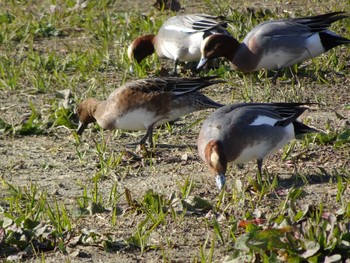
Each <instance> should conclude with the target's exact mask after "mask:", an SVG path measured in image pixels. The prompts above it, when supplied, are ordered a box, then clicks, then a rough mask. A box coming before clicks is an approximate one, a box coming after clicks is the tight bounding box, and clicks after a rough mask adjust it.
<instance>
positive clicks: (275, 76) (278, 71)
mask: <svg viewBox="0 0 350 263" xmlns="http://www.w3.org/2000/svg"><path fill="white" fill-rule="evenodd" d="M281 72H282V69H281V68H279V69H277V71H276V74H275V75H273V77H272V79H271V82H272V83H273V84H276V81H277V79H278V77H279V76H280V75H281Z"/></svg>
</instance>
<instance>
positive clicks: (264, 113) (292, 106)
mask: <svg viewBox="0 0 350 263" xmlns="http://www.w3.org/2000/svg"><path fill="white" fill-rule="evenodd" d="M302 105H305V104H303V103H241V104H233V105H227V106H224V107H222V108H220V109H217V110H216V111H214V112H213V113H212V114H211V115H210V116H209V117H208V118H207V119H206V120H205V121H204V123H203V126H202V128H201V131H200V133H199V137H198V142H197V143H198V152H199V156H200V157H201V158H202V159H203V161H204V162H205V163H206V164H207V165H208V166H209V170H210V171H211V172H212V173H213V174H214V175H215V176H216V184H217V186H218V187H219V189H221V188H222V187H223V185H224V184H225V173H226V169H227V163H229V162H233V163H236V164H242V163H245V162H249V161H252V160H255V159H256V160H257V162H258V172H259V173H260V174H261V168H262V161H263V158H265V157H266V156H268V155H271V154H273V153H275V152H276V151H277V150H278V149H280V148H282V147H283V146H284V145H286V144H287V143H288V142H289V141H290V140H292V138H294V136H295V135H299V134H304V133H308V132H317V130H315V129H313V128H311V127H308V126H307V125H305V124H303V123H301V122H299V121H297V118H298V117H299V116H300V115H301V114H302V113H303V112H304V111H305V110H306V109H307V108H306V107H302Z"/></svg>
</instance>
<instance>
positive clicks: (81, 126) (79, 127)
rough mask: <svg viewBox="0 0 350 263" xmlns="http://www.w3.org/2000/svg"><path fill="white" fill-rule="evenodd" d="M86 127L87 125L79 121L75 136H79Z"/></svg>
mask: <svg viewBox="0 0 350 263" xmlns="http://www.w3.org/2000/svg"><path fill="white" fill-rule="evenodd" d="M86 127H87V125H86V124H85V123H83V122H81V121H79V126H78V129H77V134H78V135H81V134H82V133H83V131H84V130H85V128H86Z"/></svg>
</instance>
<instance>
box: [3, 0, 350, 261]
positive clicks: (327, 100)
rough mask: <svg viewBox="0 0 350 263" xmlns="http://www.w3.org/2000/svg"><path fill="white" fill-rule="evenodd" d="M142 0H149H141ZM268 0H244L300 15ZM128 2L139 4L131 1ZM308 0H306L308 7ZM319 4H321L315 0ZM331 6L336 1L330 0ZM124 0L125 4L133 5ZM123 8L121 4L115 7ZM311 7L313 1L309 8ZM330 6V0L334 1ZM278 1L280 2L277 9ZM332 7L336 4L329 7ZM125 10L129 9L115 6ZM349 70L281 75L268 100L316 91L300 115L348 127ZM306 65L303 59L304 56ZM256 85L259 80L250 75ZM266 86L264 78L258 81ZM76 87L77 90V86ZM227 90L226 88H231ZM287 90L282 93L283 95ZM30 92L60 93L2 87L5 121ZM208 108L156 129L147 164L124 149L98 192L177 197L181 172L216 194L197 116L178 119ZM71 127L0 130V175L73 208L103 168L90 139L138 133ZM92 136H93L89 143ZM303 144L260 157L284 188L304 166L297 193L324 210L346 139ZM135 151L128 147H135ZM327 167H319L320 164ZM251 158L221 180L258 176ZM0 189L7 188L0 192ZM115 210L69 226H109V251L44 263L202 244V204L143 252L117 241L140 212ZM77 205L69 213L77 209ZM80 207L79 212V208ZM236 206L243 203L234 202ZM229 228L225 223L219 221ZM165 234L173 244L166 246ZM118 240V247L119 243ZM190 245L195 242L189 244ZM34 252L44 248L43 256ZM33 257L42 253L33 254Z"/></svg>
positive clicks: (293, 7)
mask: <svg viewBox="0 0 350 263" xmlns="http://www.w3.org/2000/svg"><path fill="white" fill-rule="evenodd" d="M146 2H147V3H148V2H149V1H146ZM271 2H272V1H259V2H252V1H251V2H249V1H246V2H245V4H244V5H245V6H254V7H256V8H258V7H261V8H271V10H272V11H274V12H278V11H280V12H283V11H281V10H285V11H288V12H291V13H298V12H300V13H303V14H305V12H304V10H305V2H303V1H296V2H295V1H291V2H290V4H283V3H279V4H278V8H274V5H272V4H271ZM132 3H135V4H134V5H132ZM137 3H139V2H136V1H135V2H132V1H129V2H128V4H130V6H131V7H132V6H137V7H141V9H142V11H143V12H147V10H148V9H151V8H152V6H151V4H147V5H146V4H145V1H142V3H143V4H142V5H137ZM313 3H316V2H312V1H311V3H308V4H306V5H308V6H312V4H313ZM232 5H236V6H237V9H238V8H242V9H244V7H242V6H241V5H240V3H239V2H237V1H236V2H235V3H232ZM320 5H321V4H320ZM332 5H335V4H334V3H333V2H332ZM130 6H128V8H130ZM182 6H183V7H184V8H185V12H186V13H194V12H197V11H198V12H199V11H201V12H207V13H208V12H209V13H210V11H209V10H207V9H206V8H205V5H204V4H203V5H201V4H192V1H190V2H189V3H184V4H183V5H182ZM121 8H126V7H121ZM310 8H311V7H310ZM318 9H319V10H322V11H324V6H319V7H318ZM332 9H334V8H333V7H332ZM276 10H277V11H276ZM334 10H335V9H334ZM120 11H121V12H125V11H128V10H127V9H125V10H120ZM339 49H340V50H341V54H343V55H344V56H346V57H348V56H349V47H341V48H339ZM346 63H347V64H346V67H345V68H346V70H344V71H343V74H337V73H334V72H332V71H331V69H329V71H328V72H325V73H324V74H325V77H326V78H327V79H328V80H329V82H328V83H326V84H320V83H318V82H317V81H316V80H315V78H314V76H312V73H310V72H307V71H306V75H305V76H301V77H300V83H301V84H300V87H297V88H296V89H295V90H294V91H292V90H291V88H290V83H285V82H283V81H280V82H278V83H277V84H276V85H274V86H272V87H271V91H270V100H271V101H279V100H280V99H281V96H282V94H284V96H287V97H288V94H292V93H298V94H300V97H301V98H303V99H308V98H309V99H310V100H311V101H313V100H314V99H315V98H320V100H321V101H322V105H320V106H318V107H315V108H313V109H312V110H310V111H308V112H306V113H305V114H304V115H303V116H302V118H306V119H307V120H308V121H309V123H310V124H312V126H314V127H316V128H319V129H320V130H326V127H327V125H329V126H330V127H331V129H334V131H339V130H343V129H344V128H348V129H349V128H350V124H349V122H350V111H349V108H347V109H346V105H349V102H350V60H349V59H348V60H347V62H346ZM306 64H307V63H306ZM118 77H119V73H117V72H116V73H115V76H113V78H115V79H118ZM243 85H244V80H243V79H242V78H240V79H234V80H229V82H228V83H227V84H219V85H215V86H213V87H210V88H208V89H207V91H206V93H207V94H208V95H209V96H210V97H211V98H213V99H214V100H216V101H220V102H223V103H232V100H231V94H232V91H233V93H234V97H235V102H238V101H242V99H243V98H244V91H243V90H241V89H240V87H242V86H243ZM253 85H254V86H256V87H257V86H259V85H260V84H259V83H253ZM261 85H262V86H263V84H261ZM78 92H79V91H77V93H78ZM264 92H265V91H264V90H263V89H261V90H258V92H257V95H256V97H254V98H253V99H255V100H259V96H260V95H261V94H264ZM228 94H229V96H228ZM286 94H287V95H286ZM29 101H31V102H32V103H33V104H34V105H35V107H36V108H37V109H39V110H40V113H41V114H42V115H43V116H45V113H46V112H48V111H49V110H50V107H51V103H52V101H59V99H58V98H57V97H56V95H55V94H54V93H51V94H47V93H46V94H40V93H36V92H33V90H32V89H31V88H30V87H29V88H28V89H26V90H21V91H7V90H6V91H5V90H0V114H1V118H2V119H4V120H5V121H6V122H8V123H15V124H16V123H20V122H21V121H22V120H23V119H24V118H25V117H24V116H26V114H28V113H30V112H31V111H30V106H29V103H28V102H29ZM210 112H211V110H207V111H203V112H198V113H194V114H191V115H190V116H188V117H186V118H183V119H181V120H179V121H178V122H176V124H175V126H174V130H173V132H172V134H171V135H170V134H169V133H168V132H167V130H166V129H160V130H158V131H156V132H159V134H160V136H159V140H158V144H160V145H159V146H158V147H157V150H156V157H155V158H153V164H149V163H147V162H142V161H130V160H129V159H128V155H127V154H125V155H124V156H123V157H122V162H121V164H120V165H119V166H118V167H116V168H115V169H114V170H112V171H109V172H108V175H107V176H105V177H104V178H103V179H102V180H100V181H99V189H100V191H101V193H102V194H103V197H104V199H107V198H108V194H109V193H110V189H111V187H112V185H113V184H115V183H117V184H118V191H119V192H120V193H123V191H124V189H125V188H127V189H129V190H130V192H131V195H132V197H133V198H134V199H139V198H141V197H142V196H143V195H144V194H145V193H146V192H147V190H149V189H153V190H154V191H155V192H158V193H161V194H164V195H165V196H170V195H176V196H179V195H180V193H179V186H178V184H179V183H180V184H182V183H183V182H184V181H185V180H186V178H188V177H189V178H191V179H193V181H194V189H193V192H192V193H191V195H192V196H200V197H202V198H204V199H206V200H210V201H211V202H213V203H215V200H216V199H217V195H218V191H217V189H216V186H215V180H214V178H212V176H211V175H210V173H209V171H208V170H207V168H206V167H205V166H204V165H203V163H202V161H201V160H200V159H199V157H198V154H197V149H196V138H197V134H198V132H199V129H200V125H195V126H193V127H191V128H189V129H186V130H184V128H185V127H186V126H187V125H188V124H191V123H192V122H194V121H196V120H197V119H199V118H205V117H206V116H207V115H208V114H209V113H210ZM72 133H73V130H70V129H68V128H65V127H56V128H54V129H51V130H50V129H49V130H48V131H47V133H45V134H44V135H40V136H20V135H6V136H4V135H1V136H0V156H1V158H0V174H1V178H2V179H5V180H6V181H8V182H10V183H12V184H14V185H23V186H25V185H27V186H28V185H29V184H35V185H37V186H38V188H39V189H41V190H46V191H47V193H48V194H49V197H50V198H52V197H56V199H57V200H58V201H62V202H63V203H65V204H66V205H67V207H71V208H73V209H74V208H76V207H77V205H76V199H77V197H79V196H81V195H82V194H83V190H84V186H87V187H90V188H91V187H92V185H93V182H92V177H93V176H94V175H95V174H96V173H97V172H98V171H99V169H100V167H99V157H98V154H97V153H96V147H95V142H96V143H99V142H101V141H102V140H103V138H102V134H103V135H104V136H103V137H104V138H105V139H106V140H107V146H106V147H107V148H106V154H107V155H110V154H112V153H113V154H115V155H118V154H121V153H123V152H125V151H130V149H126V148H125V147H124V145H125V144H126V143H128V142H130V141H133V140H135V139H136V138H139V137H136V136H135V134H137V135H141V134H142V132H140V133H131V132H127V131H114V132H111V131H104V132H102V131H100V130H96V129H88V130H87V131H86V132H85V133H84V134H83V136H82V143H81V144H79V145H77V144H76V142H75V139H74V137H73V135H72ZM94 141H95V142H94ZM300 148H301V146H298V145H297V146H296V150H295V151H293V153H292V155H293V156H295V158H294V159H293V160H288V161H282V160H281V151H280V152H279V153H277V154H275V155H274V156H272V157H269V158H267V159H266V160H265V162H264V166H265V168H266V169H267V170H268V171H269V173H271V174H278V178H279V189H282V190H288V189H290V188H291V186H292V185H296V186H302V185H304V183H303V181H302V178H300V177H298V174H303V175H305V177H306V178H307V181H308V182H307V184H306V185H305V188H304V191H305V196H304V198H302V199H300V200H299V205H300V206H302V205H303V204H319V202H320V201H322V202H324V204H325V207H326V208H327V209H329V210H332V211H335V210H337V209H338V208H339V207H338V204H337V203H335V202H334V201H333V200H334V198H335V196H336V194H337V185H336V179H335V176H334V171H335V170H337V171H342V169H343V170H346V171H348V172H349V170H350V153H349V152H348V149H349V147H339V148H335V147H334V146H333V145H332V144H326V145H321V144H315V145H311V146H309V148H308V149H303V151H302V152H299V151H298V149H300ZM77 151H80V152H82V153H84V157H83V160H80V159H79V158H78V154H77ZM131 151H132V150H131ZM324 171H325V172H326V173H325V172H324ZM255 173H256V164H255V163H254V162H252V163H248V164H246V165H245V166H244V168H243V169H238V168H237V167H236V166H230V168H229V170H228V173H227V179H228V182H227V185H228V186H230V185H231V184H232V182H233V180H235V178H239V179H241V180H242V181H244V180H246V178H247V177H248V176H254V175H255ZM0 197H3V194H2V193H0ZM344 198H346V199H347V200H349V199H350V190H349V189H347V190H346V191H345V193H344ZM118 205H119V208H120V215H119V216H118V221H117V225H116V226H115V227H114V228H112V227H110V224H109V221H110V216H111V215H110V212H108V211H107V212H105V213H99V214H95V215H93V216H90V217H87V218H82V219H79V220H78V221H77V222H75V223H74V224H75V226H76V227H77V228H79V229H82V228H87V229H96V231H100V232H101V233H104V234H107V233H110V232H112V231H113V237H114V244H115V246H116V247H114V248H113V249H112V251H111V252H109V253H106V252H105V251H104V250H103V247H102V246H101V245H96V246H81V247H79V249H80V250H81V251H82V252H84V253H85V254H84V255H85V257H70V256H66V255H62V254H61V253H59V252H50V253H47V254H45V260H46V262H59V261H61V262H62V261H69V262H158V261H163V259H164V254H165V255H166V257H167V258H168V259H169V260H171V261H179V262H189V261H193V260H194V259H196V258H197V260H198V256H199V255H198V251H199V250H198V247H199V246H200V245H201V244H203V243H204V242H205V240H206V239H207V238H208V237H207V236H206V235H205V234H204V233H207V231H206V228H207V224H206V223H205V221H206V218H207V217H206V216H208V212H207V211H206V212H203V213H195V212H193V213H190V212H189V213H188V216H185V217H184V218H183V220H180V221H178V222H172V221H171V220H168V223H167V225H164V226H161V227H159V228H158V229H157V230H156V231H154V233H152V235H151V237H150V240H151V241H150V243H152V242H154V243H155V244H163V245H164V247H165V248H164V250H163V251H160V250H150V251H147V252H146V253H143V254H142V253H141V252H140V251H139V250H137V249H132V248H130V247H126V246H125V244H124V243H123V240H124V239H126V238H128V237H130V235H131V234H132V232H133V231H134V229H135V226H136V224H137V222H139V220H140V216H141V217H142V215H137V214H130V213H129V212H128V204H127V202H126V200H125V197H124V195H122V196H121V198H120V201H119V203H118ZM267 207H268V204H264V203H261V204H259V205H258V207H256V209H260V210H262V211H264V210H266V209H268V208H267ZM74 213H75V212H74V210H73V211H72V214H74ZM76 213H78V212H76ZM237 214H239V212H238V211H237ZM223 225H225V226H226V227H227V229H228V225H229V224H228V222H225V221H224V222H223ZM167 242H169V243H171V244H172V245H170V246H166V245H165V244H167ZM118 244H120V247H119V248H117V246H118ZM228 246H229V245H227V244H226V245H225V246H224V245H221V244H217V245H216V246H215V254H214V260H216V261H221V260H222V259H223V258H224V256H225V255H226V254H227V253H226V252H227V250H228ZM194 247H195V248H196V249H193V248H194ZM39 258H40V257H39ZM32 261H35V259H33V260H32ZM37 261H40V260H39V259H38V260H37Z"/></svg>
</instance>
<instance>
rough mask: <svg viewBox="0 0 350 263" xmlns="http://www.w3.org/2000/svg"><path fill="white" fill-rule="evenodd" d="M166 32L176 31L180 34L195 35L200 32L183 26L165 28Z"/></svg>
mask: <svg viewBox="0 0 350 263" xmlns="http://www.w3.org/2000/svg"><path fill="white" fill-rule="evenodd" d="M164 28H165V29H166V30H174V31H178V32H185V33H194V32H198V31H197V30H195V29H192V28H189V27H181V26H176V25H168V26H165V27H164Z"/></svg>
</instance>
